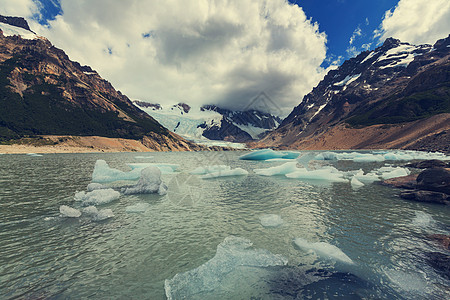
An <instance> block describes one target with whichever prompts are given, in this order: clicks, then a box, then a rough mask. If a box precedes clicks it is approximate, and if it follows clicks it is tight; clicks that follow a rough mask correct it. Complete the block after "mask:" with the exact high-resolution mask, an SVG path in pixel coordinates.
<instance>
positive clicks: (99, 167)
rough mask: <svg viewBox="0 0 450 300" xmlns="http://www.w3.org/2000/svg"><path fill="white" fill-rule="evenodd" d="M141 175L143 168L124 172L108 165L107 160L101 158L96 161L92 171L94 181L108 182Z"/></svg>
mask: <svg viewBox="0 0 450 300" xmlns="http://www.w3.org/2000/svg"><path fill="white" fill-rule="evenodd" d="M140 175H141V169H133V170H132V171H130V172H124V171H121V170H118V169H114V168H111V167H110V166H108V164H107V163H106V161H104V160H102V159H99V160H97V161H96V162H95V167H94V172H93V173H92V182H96V183H106V182H113V181H118V180H136V179H138V178H139V177H140Z"/></svg>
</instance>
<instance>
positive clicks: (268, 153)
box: [239, 149, 300, 160]
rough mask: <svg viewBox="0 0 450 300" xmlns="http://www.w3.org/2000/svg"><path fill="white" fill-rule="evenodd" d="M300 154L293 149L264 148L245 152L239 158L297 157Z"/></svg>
mask: <svg viewBox="0 0 450 300" xmlns="http://www.w3.org/2000/svg"><path fill="white" fill-rule="evenodd" d="M299 155H300V153H299V152H291V151H286V152H280V151H274V150H272V149H263V150H256V151H252V152H250V153H247V154H244V155H242V156H241V157H239V159H244V160H268V159H273V158H285V159H294V158H297V157H298V156H299Z"/></svg>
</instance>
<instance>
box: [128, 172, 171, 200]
mask: <svg viewBox="0 0 450 300" xmlns="http://www.w3.org/2000/svg"><path fill="white" fill-rule="evenodd" d="M122 192H123V193H124V194H126V195H129V194H154V193H158V194H160V195H164V194H166V192H167V186H166V185H165V184H164V183H163V182H162V180H161V171H160V170H159V169H158V168H157V167H155V166H149V167H146V168H145V169H143V170H142V171H141V176H140V178H139V181H138V182H137V183H136V184H135V185H133V186H130V187H126V188H123V189H122Z"/></svg>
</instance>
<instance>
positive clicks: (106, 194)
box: [74, 189, 120, 206]
mask: <svg viewBox="0 0 450 300" xmlns="http://www.w3.org/2000/svg"><path fill="white" fill-rule="evenodd" d="M119 197H120V193H119V192H118V191H115V190H113V189H102V190H94V191H92V192H87V193H86V192H78V193H76V194H75V197H74V198H75V200H76V201H81V202H82V203H81V205H83V206H89V205H102V204H107V203H110V202H112V201H115V200H117V199H119Z"/></svg>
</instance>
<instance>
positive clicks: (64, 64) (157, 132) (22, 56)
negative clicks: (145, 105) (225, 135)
mask: <svg viewBox="0 0 450 300" xmlns="http://www.w3.org/2000/svg"><path fill="white" fill-rule="evenodd" d="M5 22H6V23H5ZM24 22H25V23H24ZM36 135H76V136H103V137H110V138H127V139H140V140H141V141H143V142H144V143H147V144H148V145H151V146H152V147H153V149H158V148H157V147H156V144H155V141H158V142H159V143H163V144H164V145H165V146H164V147H162V148H163V149H165V150H176V149H181V150H187V149H190V148H192V149H200V148H199V147H198V146H197V145H194V144H193V143H190V142H188V141H185V140H184V139H182V138H181V137H179V136H177V135H175V134H173V133H171V132H170V131H169V130H167V129H166V128H164V127H163V126H162V125H161V124H159V123H158V122H157V121H156V120H155V119H153V118H152V117H150V116H149V115H148V114H146V113H145V112H144V111H142V110H140V109H139V108H137V107H136V106H135V105H133V103H132V102H131V101H130V100H129V99H128V98H127V97H126V96H125V95H123V94H122V93H121V92H120V91H117V90H115V89H114V87H113V86H112V85H111V84H110V83H109V82H108V81H106V80H104V79H103V78H101V77H100V75H99V74H98V73H97V72H96V71H94V70H92V69H91V68H90V67H88V66H81V65H80V64H79V63H77V62H74V61H71V60H70V59H69V57H68V56H67V55H66V54H65V53H64V51H62V50H60V49H58V48H56V47H54V46H53V45H52V44H51V43H50V42H49V41H48V40H47V39H45V38H43V37H38V36H37V35H36V34H34V33H33V32H32V31H30V29H29V27H28V24H27V23H26V21H25V20H23V19H21V18H13V17H3V16H0V140H9V139H15V138H20V137H23V136H36ZM160 148H161V147H160Z"/></svg>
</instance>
